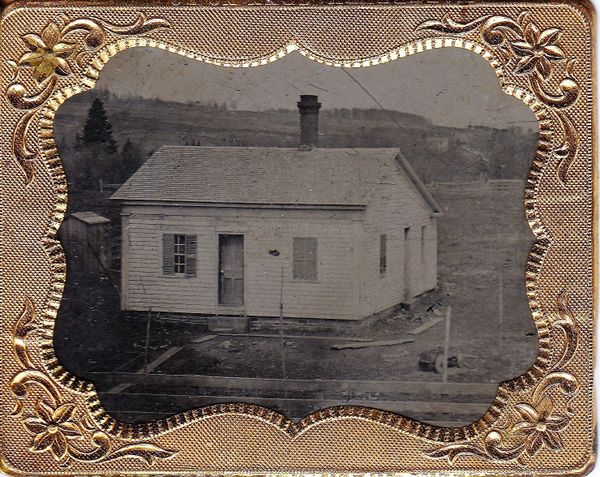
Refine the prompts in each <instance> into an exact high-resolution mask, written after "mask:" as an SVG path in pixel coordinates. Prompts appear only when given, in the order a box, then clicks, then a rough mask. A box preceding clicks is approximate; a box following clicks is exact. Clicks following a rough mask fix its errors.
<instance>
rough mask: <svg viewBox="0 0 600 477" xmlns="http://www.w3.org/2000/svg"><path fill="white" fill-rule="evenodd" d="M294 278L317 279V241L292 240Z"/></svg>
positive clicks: (306, 239) (313, 239)
mask: <svg viewBox="0 0 600 477" xmlns="http://www.w3.org/2000/svg"><path fill="white" fill-rule="evenodd" d="M293 258H294V263H293V265H294V278H295V279H297V280H316V279H317V239H316V238H299V237H296V238H294V257H293Z"/></svg>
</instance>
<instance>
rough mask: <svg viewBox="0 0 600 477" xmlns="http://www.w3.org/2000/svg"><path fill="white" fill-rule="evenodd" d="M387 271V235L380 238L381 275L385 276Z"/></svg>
mask: <svg viewBox="0 0 600 477" xmlns="http://www.w3.org/2000/svg"><path fill="white" fill-rule="evenodd" d="M386 270H387V235H386V234H382V235H380V236H379V274H380V275H385V272H386Z"/></svg>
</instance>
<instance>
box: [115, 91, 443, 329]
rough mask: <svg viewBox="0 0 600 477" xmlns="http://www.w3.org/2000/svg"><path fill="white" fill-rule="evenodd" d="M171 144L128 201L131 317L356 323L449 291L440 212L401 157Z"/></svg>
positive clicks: (307, 124)
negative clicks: (444, 281) (441, 275)
mask: <svg viewBox="0 0 600 477" xmlns="http://www.w3.org/2000/svg"><path fill="white" fill-rule="evenodd" d="M319 106H320V104H319V103H318V102H317V101H316V97H303V99H302V101H301V102H300V103H299V107H300V112H301V145H300V147H299V148H262V147H198V146H163V147H161V148H160V149H159V150H158V151H157V152H155V153H154V154H153V155H152V156H151V157H150V158H149V159H148V161H147V162H146V163H145V164H144V165H142V166H141V167H140V169H139V170H138V171H137V172H136V173H134V174H133V175H132V177H131V178H130V179H129V180H128V181H127V182H126V183H125V184H124V185H123V186H122V187H121V188H120V189H119V190H118V191H117V192H116V193H115V194H114V195H113V197H112V198H113V199H115V200H119V201H121V202H122V234H123V235H122V257H121V260H122V265H121V271H122V279H121V283H122V290H121V297H122V308H123V309H124V310H130V311H147V310H148V309H152V310H153V311H156V312H158V311H160V312H172V313H186V314H189V313H197V314H203V315H232V316H237V315H241V316H258V317H262V316H264V317H276V316H279V314H280V307H283V314H284V315H285V316H286V317H297V318H318V319H340V320H357V319H361V318H364V317H367V316H370V315H372V314H375V313H378V312H382V311H384V310H387V309H390V308H393V307H395V306H397V305H399V304H401V303H403V302H404V303H406V302H410V301H412V300H414V298H415V297H417V296H418V295H420V294H422V293H424V292H426V291H428V290H432V289H433V288H435V287H436V282H437V222H436V218H437V216H438V215H439V214H440V208H439V206H438V205H437V204H436V202H435V200H434V198H433V197H432V196H431V194H430V193H429V192H428V191H427V189H426V188H425V186H424V185H423V183H422V182H421V181H420V180H419V178H418V177H417V175H416V174H415V173H414V171H413V169H412V168H411V166H410V165H409V163H408V162H407V161H406V159H405V158H404V157H403V156H402V154H401V153H400V151H399V150H398V149H392V148H371V149H350V148H338V149H332V148H318V147H316V142H317V137H318V136H317V132H318V107H319Z"/></svg>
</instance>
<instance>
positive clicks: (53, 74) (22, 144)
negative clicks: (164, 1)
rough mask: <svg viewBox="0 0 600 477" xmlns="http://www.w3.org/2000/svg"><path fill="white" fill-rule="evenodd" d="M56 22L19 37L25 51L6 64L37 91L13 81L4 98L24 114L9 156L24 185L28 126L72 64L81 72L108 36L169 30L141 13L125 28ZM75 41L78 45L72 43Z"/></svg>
mask: <svg viewBox="0 0 600 477" xmlns="http://www.w3.org/2000/svg"><path fill="white" fill-rule="evenodd" d="M60 21H62V26H59V24H58V23H56V22H54V21H52V22H50V23H48V24H47V25H46V27H45V28H44V29H43V30H42V32H41V33H40V34H39V35H37V34H35V33H27V34H25V35H23V36H22V37H21V39H22V41H23V43H24V44H25V46H27V48H28V49H29V51H28V52H26V53H24V54H23V55H22V56H21V58H20V60H19V61H18V62H16V61H12V60H10V61H9V62H8V64H9V66H10V67H11V68H12V69H13V73H14V77H13V79H15V80H16V78H17V76H18V74H19V73H20V72H21V71H22V70H24V69H30V70H31V74H32V75H33V77H34V79H35V83H36V88H37V90H36V91H35V92H33V93H31V92H29V91H28V89H27V87H26V86H25V85H24V84H23V83H21V82H18V81H14V82H13V83H12V84H10V85H9V86H8V88H7V89H6V97H7V98H8V100H9V101H10V103H11V104H12V105H13V106H14V107H15V108H17V109H22V110H26V111H28V112H27V113H25V114H24V115H23V116H22V117H21V119H20V120H19V121H18V122H17V124H16V127H15V129H14V131H13V136H12V137H13V141H12V142H13V154H14V155H15V157H16V159H17V161H18V162H19V164H20V166H21V168H22V169H23V172H24V173H25V183H26V184H29V183H30V182H31V181H32V180H33V177H34V174H35V166H34V164H33V162H32V160H33V159H34V158H35V152H33V151H32V150H31V149H30V148H29V146H28V141H29V140H30V139H31V138H30V135H31V131H32V129H31V125H32V124H33V123H34V121H35V120H36V119H37V115H38V112H39V110H40V107H41V106H42V105H43V104H44V103H45V102H46V101H47V100H48V98H49V97H50V95H51V94H52V93H53V92H54V90H55V88H56V85H57V81H58V77H59V76H71V75H72V74H73V64H74V63H76V64H77V65H78V66H79V67H80V68H83V67H84V66H85V64H86V63H87V62H88V61H89V60H90V58H91V56H92V55H93V54H94V52H96V51H97V50H98V49H99V48H101V47H102V46H104V45H105V44H106V42H107V33H108V32H110V33H113V34H114V35H116V36H125V35H144V34H145V33H148V32H151V31H153V30H156V29H160V28H170V25H169V23H168V22H167V21H165V20H164V19H162V18H150V19H148V18H146V15H145V14H144V13H143V12H139V13H138V14H137V18H136V20H135V21H134V22H132V23H129V24H127V25H115V24H112V23H110V22H107V21H105V20H100V19H94V18H76V19H73V20H71V19H70V18H69V17H68V16H67V15H64V16H63V17H62V18H61V19H60ZM77 34H79V36H77V37H76V35H77ZM81 34H83V36H81ZM77 40H78V41H79V43H76V42H75V41H77ZM45 139H51V138H50V137H47V138H45Z"/></svg>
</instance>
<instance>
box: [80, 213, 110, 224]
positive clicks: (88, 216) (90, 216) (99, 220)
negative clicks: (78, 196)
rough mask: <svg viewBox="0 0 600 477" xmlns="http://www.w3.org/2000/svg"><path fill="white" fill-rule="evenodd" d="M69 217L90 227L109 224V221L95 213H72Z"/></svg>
mask: <svg viewBox="0 0 600 477" xmlns="http://www.w3.org/2000/svg"><path fill="white" fill-rule="evenodd" d="M70 216H71V217H73V218H75V219H78V220H81V221H82V222H85V223H86V224H90V225H96V224H107V223H108V222H110V219H107V218H106V217H103V216H102V215H100V214H97V213H96V212H73V213H72V214H70Z"/></svg>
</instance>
